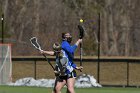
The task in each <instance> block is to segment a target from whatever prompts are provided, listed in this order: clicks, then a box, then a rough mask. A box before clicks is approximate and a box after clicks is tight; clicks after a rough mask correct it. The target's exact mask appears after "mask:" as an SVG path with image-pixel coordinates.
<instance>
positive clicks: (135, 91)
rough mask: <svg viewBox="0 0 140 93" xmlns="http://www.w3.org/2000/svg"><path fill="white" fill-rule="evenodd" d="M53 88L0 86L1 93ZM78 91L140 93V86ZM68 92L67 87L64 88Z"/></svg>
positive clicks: (40, 92) (45, 92) (41, 91)
mask: <svg viewBox="0 0 140 93" xmlns="http://www.w3.org/2000/svg"><path fill="white" fill-rule="evenodd" d="M51 91H52V88H40V87H13V86H0V93H51ZM75 91H76V93H140V88H110V87H108V88H75ZM62 93H66V88H64V89H63V90H62Z"/></svg>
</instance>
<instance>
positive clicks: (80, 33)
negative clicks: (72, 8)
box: [78, 25, 85, 39]
mask: <svg viewBox="0 0 140 93" xmlns="http://www.w3.org/2000/svg"><path fill="white" fill-rule="evenodd" d="M78 29H79V38H80V39H82V38H83V37H84V32H85V29H84V27H83V26H82V25H78Z"/></svg>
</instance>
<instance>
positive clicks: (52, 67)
mask: <svg viewBox="0 0 140 93" xmlns="http://www.w3.org/2000/svg"><path fill="white" fill-rule="evenodd" d="M42 55H43V56H44V57H45V59H46V60H47V61H48V63H49V64H50V66H51V67H52V69H53V70H54V71H55V68H54V67H53V65H52V64H51V62H50V61H49V59H48V58H47V57H46V55H45V54H42Z"/></svg>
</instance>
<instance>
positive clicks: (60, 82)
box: [52, 77, 66, 93]
mask: <svg viewBox="0 0 140 93" xmlns="http://www.w3.org/2000/svg"><path fill="white" fill-rule="evenodd" d="M65 84H66V80H65V78H63V77H57V78H56V80H55V86H54V89H53V92H52V93H61V89H62V88H63V87H64V86H65Z"/></svg>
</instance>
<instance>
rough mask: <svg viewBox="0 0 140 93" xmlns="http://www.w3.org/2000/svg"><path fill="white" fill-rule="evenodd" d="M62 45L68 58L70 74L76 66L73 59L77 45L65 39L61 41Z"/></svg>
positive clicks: (68, 71)
mask: <svg viewBox="0 0 140 93" xmlns="http://www.w3.org/2000/svg"><path fill="white" fill-rule="evenodd" d="M61 47H62V50H63V52H64V56H66V57H67V58H68V64H67V70H66V74H69V73H71V72H72V71H73V70H74V69H75V68H76V64H74V63H73V59H74V52H75V50H76V48H77V45H73V46H71V45H70V44H69V43H68V42H67V41H66V40H64V41H62V43H61Z"/></svg>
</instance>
